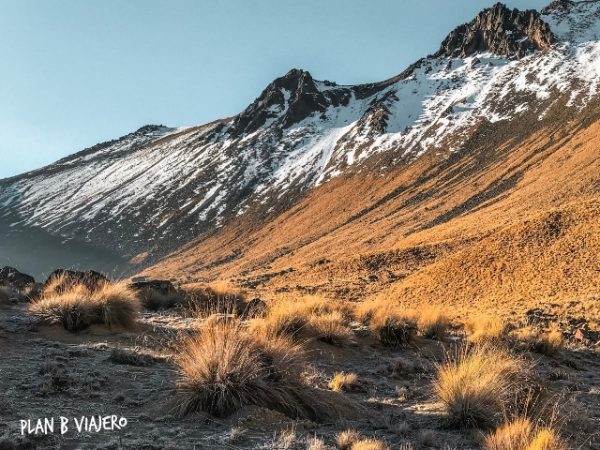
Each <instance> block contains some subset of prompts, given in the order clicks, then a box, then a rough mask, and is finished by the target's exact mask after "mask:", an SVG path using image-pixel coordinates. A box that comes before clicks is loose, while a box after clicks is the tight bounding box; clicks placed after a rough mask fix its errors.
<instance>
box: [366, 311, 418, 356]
mask: <svg viewBox="0 0 600 450" xmlns="http://www.w3.org/2000/svg"><path fill="white" fill-rule="evenodd" d="M369 326H370V328H371V331H372V332H373V334H375V336H376V337H377V338H378V339H379V341H380V342H381V343H382V344H383V345H387V346H392V347H398V346H402V345H406V344H408V343H410V342H411V341H412V339H413V338H414V336H415V335H416V332H417V325H416V322H415V320H414V319H413V318H412V317H410V316H409V315H407V314H403V313H401V312H399V311H397V310H395V309H393V308H391V307H388V308H382V309H379V310H377V311H375V312H374V314H373V316H372V318H371V321H370V323H369Z"/></svg>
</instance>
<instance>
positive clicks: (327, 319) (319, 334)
mask: <svg viewBox="0 0 600 450" xmlns="http://www.w3.org/2000/svg"><path fill="white" fill-rule="evenodd" d="M308 323H309V325H310V328H311V331H312V332H313V334H314V337H315V338H316V339H318V340H320V341H323V342H325V343H327V344H331V345H340V346H341V345H347V344H350V343H352V342H353V334H352V330H350V328H349V327H348V324H347V322H346V320H345V319H344V317H343V316H342V314H341V313H340V312H339V311H333V312H331V313H328V314H325V315H322V316H311V317H310V319H309V322H308Z"/></svg>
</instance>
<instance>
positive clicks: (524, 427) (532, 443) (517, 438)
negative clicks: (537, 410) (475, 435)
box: [483, 418, 568, 450]
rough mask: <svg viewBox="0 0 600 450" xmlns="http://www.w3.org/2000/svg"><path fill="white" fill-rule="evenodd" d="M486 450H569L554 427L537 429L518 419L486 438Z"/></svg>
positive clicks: (484, 446)
mask: <svg viewBox="0 0 600 450" xmlns="http://www.w3.org/2000/svg"><path fill="white" fill-rule="evenodd" d="M483 448H484V450H567V449H568V446H567V444H566V442H565V441H564V440H563V439H562V438H561V437H560V435H559V433H558V432H557V431H556V430H554V429H553V428H552V427H535V426H534V425H533V424H532V423H531V421H530V420H529V419H527V418H517V419H515V420H513V421H512V422H509V423H507V424H504V425H502V426H501V427H499V428H497V429H496V430H495V431H493V432H492V433H489V434H488V435H486V436H485V438H484V441H483Z"/></svg>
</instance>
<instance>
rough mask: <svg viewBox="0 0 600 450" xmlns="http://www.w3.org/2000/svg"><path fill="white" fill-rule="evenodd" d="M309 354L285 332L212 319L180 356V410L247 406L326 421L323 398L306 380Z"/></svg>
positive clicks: (227, 410)
mask: <svg viewBox="0 0 600 450" xmlns="http://www.w3.org/2000/svg"><path fill="white" fill-rule="evenodd" d="M303 361H304V359H303V352H302V350H301V348H300V347H299V346H298V344H295V343H294V342H292V341H290V339H289V338H286V337H284V336H277V337H274V336H271V337H269V338H268V339H265V338H264V336H263V335H254V334H251V333H249V332H248V331H246V330H245V329H244V328H243V326H242V325H241V323H240V322H239V321H237V320H227V321H221V322H216V323H211V324H210V325H207V326H205V327H204V328H203V329H201V330H200V332H199V333H198V334H197V335H196V336H193V337H190V338H187V339H186V340H185V341H184V342H183V344H182V348H181V355H180V358H179V360H178V366H179V370H180V375H181V376H180V381H179V385H178V391H179V406H178V408H179V410H180V412H181V413H182V414H187V413H191V412H194V411H206V412H208V413H210V414H213V415H215V416H217V417H224V416H228V415H229V414H231V413H233V412H234V411H236V410H238V409H240V408H241V407H243V406H247V405H256V406H262V407H265V408H269V409H273V410H276V411H279V412H282V413H284V414H287V415H289V416H291V417H303V418H311V419H313V420H317V419H321V418H322V417H323V416H324V415H327V413H326V412H325V409H324V407H323V405H322V404H321V402H322V400H320V399H318V398H316V397H315V396H314V395H312V392H311V391H310V389H309V388H308V387H307V386H305V385H303V384H302V383H301V381H300V373H301V370H302V364H303Z"/></svg>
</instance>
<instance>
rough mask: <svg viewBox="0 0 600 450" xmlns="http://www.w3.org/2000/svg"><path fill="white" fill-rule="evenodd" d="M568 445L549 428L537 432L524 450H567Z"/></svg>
mask: <svg viewBox="0 0 600 450" xmlns="http://www.w3.org/2000/svg"><path fill="white" fill-rule="evenodd" d="M568 448H569V447H568V445H567V444H566V443H565V441H563V439H562V438H561V437H560V436H559V435H558V433H557V432H556V431H554V430H552V429H550V428H544V429H542V430H540V431H538V433H537V435H536V436H535V437H534V438H533V440H532V441H531V442H530V443H529V445H528V446H527V448H526V449H525V450H568Z"/></svg>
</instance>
